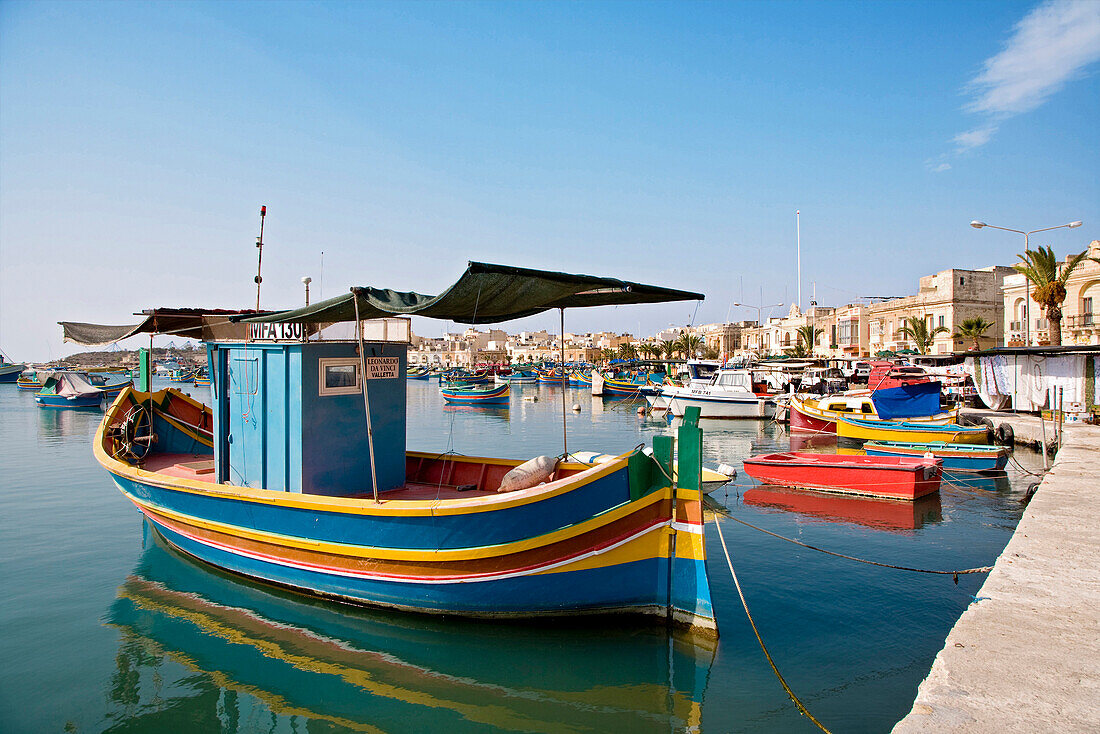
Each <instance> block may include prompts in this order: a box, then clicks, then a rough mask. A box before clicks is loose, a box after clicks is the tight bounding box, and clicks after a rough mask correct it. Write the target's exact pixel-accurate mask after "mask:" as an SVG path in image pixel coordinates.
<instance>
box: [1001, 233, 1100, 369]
mask: <svg viewBox="0 0 1100 734" xmlns="http://www.w3.org/2000/svg"><path fill="white" fill-rule="evenodd" d="M1087 254H1088V250H1085V251H1084V252H1082V253H1079V254H1077V255H1074V256H1073V257H1071V258H1069V259H1067V260H1066V264H1065V266H1064V267H1062V268H1061V270H1060V271H1059V267H1058V258H1057V257H1055V255H1054V248H1052V247H1042V246H1040V247H1039V249H1037V250H1024V254H1023V255H1017V257H1019V258H1020V261H1021V262H1018V263H1016V264H1015V265H1013V266H1012V267H1013V268H1014V269H1015V270H1016V272H1017V273H1021V274H1023V276H1024V277H1025V278H1027V279H1028V280H1030V281H1031V285H1032V289H1031V298H1032V299H1033V300H1034V301H1035V302H1036V303H1038V304H1039V305H1040V306H1042V307H1043V308H1044V309H1045V310H1046V315H1047V320H1048V321H1049V322H1050V330H1049V333H1050V346H1052V347H1058V346H1061V345H1062V302H1063V301H1065V300H1066V281H1067V280H1069V276H1070V274H1071V273H1072V272H1073V271H1074V269H1076V268H1077V266H1078V265H1080V264H1081V261H1082V260H1084V259H1085V255H1087Z"/></svg>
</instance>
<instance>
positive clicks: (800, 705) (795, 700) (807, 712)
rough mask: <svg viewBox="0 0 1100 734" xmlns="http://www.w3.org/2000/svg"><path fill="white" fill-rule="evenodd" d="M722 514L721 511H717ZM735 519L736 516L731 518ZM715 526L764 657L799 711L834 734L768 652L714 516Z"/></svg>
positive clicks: (828, 733)
mask: <svg viewBox="0 0 1100 734" xmlns="http://www.w3.org/2000/svg"><path fill="white" fill-rule="evenodd" d="M716 514H721V513H716ZM731 519H735V518H731ZM714 527H716V528H718V539H719V540H721V541H722V552H723V553H725V554H726V564H727V565H728V566H729V569H730V575H732V576H733V585H734V586H735V587H737V595H738V596H739V597H741V606H742V607H744V608H745V616H746V617H748V619H749V624H750V625H751V626H752V631H753V634H755V635H756V641H757V642H759V643H760V649H761V650H763V651H764V657H766V658H767V659H768V665H770V666H772V672H773V673H775V677H776V678H778V679H779V683H780V685H782V686H783V690H784V691H786V692H787V697H788V698H789V699H791V702H792V703H794V705H795V706H796V707H797V708H798V711H799V713H801V714H802V715H803V716H805V717H806V718H808V719H809V720H810V721H812V722H814V723H815V724H817V728H818V729H821V731H823V732H825V734H832V732H830V731H829V730H828V729H826V728H825V725H824V724H822V723H821V722H820V721H818V720H817V719H815V718H814V715H813V714H811V713H810V710H809V709H807V708H806V705H805V704H804V703H802V701H800V700H799V699H798V696H796V695H795V694H794V691H792V690H791V687H790V685H788V684H787V681H786V679H785V678H784V677H783V674H782V673H780V672H779V668H778V667H776V665H775V661H774V660H773V659H772V656H771V653H769V652H768V648H767V646H766V645H765V644H764V639H763V638H762V637H761V636H760V630H758V629H757V628H756V621H755V620H754V619H753V618H752V612H750V611H749V603H748V602H747V601H745V593H744V592H743V591H741V582H740V581H738V579H737V572H736V571H734V570H733V561H732V560H730V552H729V549H728V548H727V547H726V539H725V537H724V536H723V535H722V524H721V523H720V522H718V518H717V517H715V518H714Z"/></svg>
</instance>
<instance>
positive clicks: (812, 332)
mask: <svg viewBox="0 0 1100 734" xmlns="http://www.w3.org/2000/svg"><path fill="white" fill-rule="evenodd" d="M796 333H797V334H798V344H796V345H795V349H798V348H799V347H802V349H801V350H800V352H801V353H800V354H797V355H794V356H797V357H806V356H809V355H812V354H813V353H814V347H815V346H816V345H817V338H818V337H819V336H821V335H822V334H824V333H825V330H824V329H819V328H817V327H816V326H814V325H813V324H806V325H805V326H799V327H798V330H797V332H796Z"/></svg>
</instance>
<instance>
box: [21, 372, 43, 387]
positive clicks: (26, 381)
mask: <svg viewBox="0 0 1100 734" xmlns="http://www.w3.org/2000/svg"><path fill="white" fill-rule="evenodd" d="M39 372H41V370H35V369H30V368H28V369H25V370H23V372H22V373H21V374H20V375H19V379H17V380H16V381H15V385H16V387H18V388H19V389H20V390H41V389H42V380H41V379H40V378H39V376H38V375H39Z"/></svg>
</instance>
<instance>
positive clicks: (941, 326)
mask: <svg viewBox="0 0 1100 734" xmlns="http://www.w3.org/2000/svg"><path fill="white" fill-rule="evenodd" d="M943 318H944V317H943V316H942V315H941V316H940V328H943Z"/></svg>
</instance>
